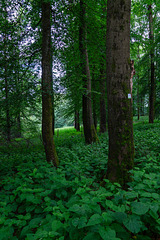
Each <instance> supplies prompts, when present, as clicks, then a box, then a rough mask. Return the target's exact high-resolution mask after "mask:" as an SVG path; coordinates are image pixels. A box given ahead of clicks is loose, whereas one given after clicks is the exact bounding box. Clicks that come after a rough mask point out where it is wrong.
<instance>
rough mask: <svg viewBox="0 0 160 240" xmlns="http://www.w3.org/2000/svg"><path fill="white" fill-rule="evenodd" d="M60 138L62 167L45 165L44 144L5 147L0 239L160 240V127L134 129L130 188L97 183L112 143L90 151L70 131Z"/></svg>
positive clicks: (16, 143) (104, 136)
mask: <svg viewBox="0 0 160 240" xmlns="http://www.w3.org/2000/svg"><path fill="white" fill-rule="evenodd" d="M66 131H67V134H65V131H64V130H63V134H62V132H61V131H59V135H58V137H57V135H56V136H55V143H56V149H57V153H58V156H59V160H60V166H59V168H58V169H57V170H56V169H55V168H54V167H52V166H51V165H50V164H48V163H46V162H45V154H44V150H43V146H42V143H41V141H40V140H39V139H38V138H37V139H33V140H30V141H26V140H24V139H21V140H18V139H17V140H16V141H14V142H13V143H11V144H10V145H7V144H1V145H0V150H1V159H0V172H1V174H0V240H7V239H13V240H14V239H15V240H16V239H18V240H19V239H20V240H21V239H22V240H23V239H25V240H36V239H44V240H49V239H55V240H63V239H64V240H81V239H82V240H90V239H91V240H99V239H104V240H121V239H122V240H130V239H138V240H151V239H155V240H158V239H159V237H160V151H159V149H160V143H159V142H160V141H159V140H160V139H159V136H160V123H155V124H153V125H149V124H143V123H142V124H135V126H134V141H135V167H134V169H133V170H132V171H131V172H132V175H133V182H131V183H129V184H128V190H127V191H125V190H123V189H122V188H121V186H120V185H119V184H116V183H115V184H111V183H110V182H109V181H108V180H105V185H104V186H103V187H102V186H100V182H101V181H102V179H103V176H104V175H105V173H106V169H107V153H108V137H107V134H102V135H101V136H99V139H100V144H92V145H88V146H87V145H85V144H84V138H83V136H82V134H81V133H77V132H76V131H74V130H73V129H72V130H71V132H70V134H69V132H68V131H69V130H66Z"/></svg>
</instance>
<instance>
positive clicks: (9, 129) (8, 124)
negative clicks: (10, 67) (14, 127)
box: [5, 59, 11, 142]
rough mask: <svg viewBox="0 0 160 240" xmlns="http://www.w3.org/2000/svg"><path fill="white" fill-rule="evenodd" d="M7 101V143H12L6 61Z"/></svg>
mask: <svg viewBox="0 0 160 240" xmlns="http://www.w3.org/2000/svg"><path fill="white" fill-rule="evenodd" d="M5 98H6V99H5V100H6V102H5V103H6V105H5V109H6V126H7V141H8V142H10V141H11V123H10V110H9V90H8V76H7V60H6V59H5Z"/></svg>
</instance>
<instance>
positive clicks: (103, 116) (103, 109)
mask: <svg viewBox="0 0 160 240" xmlns="http://www.w3.org/2000/svg"><path fill="white" fill-rule="evenodd" d="M100 91H101V96H100V133H104V132H106V131H107V129H106V123H107V117H106V96H105V95H106V79H105V72H104V68H102V69H101V77H100Z"/></svg>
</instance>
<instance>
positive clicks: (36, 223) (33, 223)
mask: <svg viewBox="0 0 160 240" xmlns="http://www.w3.org/2000/svg"><path fill="white" fill-rule="evenodd" d="M41 221H42V218H41V217H39V218H33V219H32V220H31V221H30V223H29V225H30V227H31V228H36V227H38V226H39V224H40V222H41Z"/></svg>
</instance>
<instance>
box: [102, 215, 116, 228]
mask: <svg viewBox="0 0 160 240" xmlns="http://www.w3.org/2000/svg"><path fill="white" fill-rule="evenodd" d="M102 217H103V219H104V220H105V221H106V223H107V225H110V224H111V223H112V222H113V221H114V219H113V217H111V216H110V214H109V213H107V212H104V213H102Z"/></svg>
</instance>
